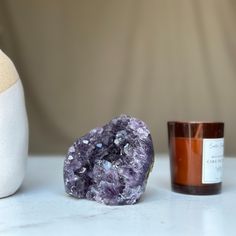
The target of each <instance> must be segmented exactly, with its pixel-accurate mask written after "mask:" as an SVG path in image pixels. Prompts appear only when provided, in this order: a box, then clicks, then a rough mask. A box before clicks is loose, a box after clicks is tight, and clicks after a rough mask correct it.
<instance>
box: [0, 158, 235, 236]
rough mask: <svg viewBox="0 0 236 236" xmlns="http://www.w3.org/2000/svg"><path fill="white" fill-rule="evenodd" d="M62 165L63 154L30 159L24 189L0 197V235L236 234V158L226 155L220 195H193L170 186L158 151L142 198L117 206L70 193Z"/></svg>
mask: <svg viewBox="0 0 236 236" xmlns="http://www.w3.org/2000/svg"><path fill="white" fill-rule="evenodd" d="M165 157H166V156H165ZM62 168H63V158H62V157H46V156H44V157H31V158H30V159H29V163H28V171H27V175H26V179H25V181H24V184H23V186H22V187H21V189H20V190H19V191H18V192H17V193H16V194H15V195H13V196H11V197H8V198H4V199H0V235H4V236H8V235H24V236H27V235H33V236H37V235H40V236H42V235H104V236H105V235H109V236H116V235H122V236H123V235H136V236H137V235H161V236H163V235H164V236H165V235H175V236H176V235H181V236H183V235H191V236H194V235H197V236H199V235H201V236H203V235H210V236H211V235H214V236H218V235H227V236H230V235H232V236H233V235H236V174H235V169H236V159H233V158H226V159H225V163H224V185H223V192H222V193H221V194H220V195H214V196H190V195H183V194H177V193H173V192H171V190H170V178H169V162H168V158H164V157H163V156H160V157H159V158H157V159H156V162H155V166H154V169H153V172H152V173H151V176H150V179H149V182H148V187H147V191H146V193H145V195H144V197H143V200H142V201H141V202H140V203H138V204H136V205H133V206H115V207H110V206H105V205H101V204H99V203H96V202H92V201H87V200H77V199H75V198H72V197H69V196H67V195H66V194H65V193H64V186H63V179H62Z"/></svg>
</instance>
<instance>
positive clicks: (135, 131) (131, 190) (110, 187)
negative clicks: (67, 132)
mask: <svg viewBox="0 0 236 236" xmlns="http://www.w3.org/2000/svg"><path fill="white" fill-rule="evenodd" d="M153 162H154V150H153V143H152V138H151V134H150V131H149V130H148V128H147V125H146V124H145V123H144V122H143V121H141V120H138V119H136V118H133V117H130V116H127V115H121V116H119V117H117V118H114V119H112V120H111V121H110V122H109V123H108V124H106V125H104V126H103V127H101V128H95V129H93V130H91V131H90V132H89V133H87V134H86V135H84V136H83V137H81V138H79V139H77V140H76V141H75V143H74V144H73V145H72V146H71V147H70V148H69V150H68V154H67V156H66V159H65V162H64V183H65V189H66V192H67V193H68V194H69V195H72V196H74V197H77V198H87V199H90V200H95V201H97V202H101V203H104V204H107V205H122V204H134V203H135V202H137V201H138V200H139V199H140V197H141V195H142V194H143V193H144V191H145V187H146V183H147V179H148V175H149V172H150V170H151V169H152V166H153Z"/></svg>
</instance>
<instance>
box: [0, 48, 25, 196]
mask: <svg viewBox="0 0 236 236" xmlns="http://www.w3.org/2000/svg"><path fill="white" fill-rule="evenodd" d="M27 156H28V119H27V114H26V109H25V100H24V91H23V87H22V84H21V81H20V78H19V76H18V73H17V71H16V69H15V66H14V64H13V63H12V61H11V60H10V59H9V58H8V57H7V56H6V55H5V54H4V53H3V52H2V51H1V50H0V198H3V197H7V196H9V195H12V194H13V193H15V192H16V191H17V189H18V188H19V187H20V185H21V184H22V181H23V178H24V175H25V170H26V161H27Z"/></svg>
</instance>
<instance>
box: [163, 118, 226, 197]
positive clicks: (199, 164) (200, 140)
mask: <svg viewBox="0 0 236 236" xmlns="http://www.w3.org/2000/svg"><path fill="white" fill-rule="evenodd" d="M167 125H168V139H169V155H170V169H171V185H172V190H173V191H175V192H180V193H186V194H195V195H209V194H217V193H220V192H221V183H222V164H223V156H224V123H223V122H177V121H170V122H168V124H167Z"/></svg>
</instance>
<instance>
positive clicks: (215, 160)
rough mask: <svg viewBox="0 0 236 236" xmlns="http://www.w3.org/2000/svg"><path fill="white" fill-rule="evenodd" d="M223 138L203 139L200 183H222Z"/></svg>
mask: <svg viewBox="0 0 236 236" xmlns="http://www.w3.org/2000/svg"><path fill="white" fill-rule="evenodd" d="M223 156H224V138H215V139H212V138H210V139H203V150H202V183H203V184H214V183H220V182H221V181H222V166H223Z"/></svg>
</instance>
